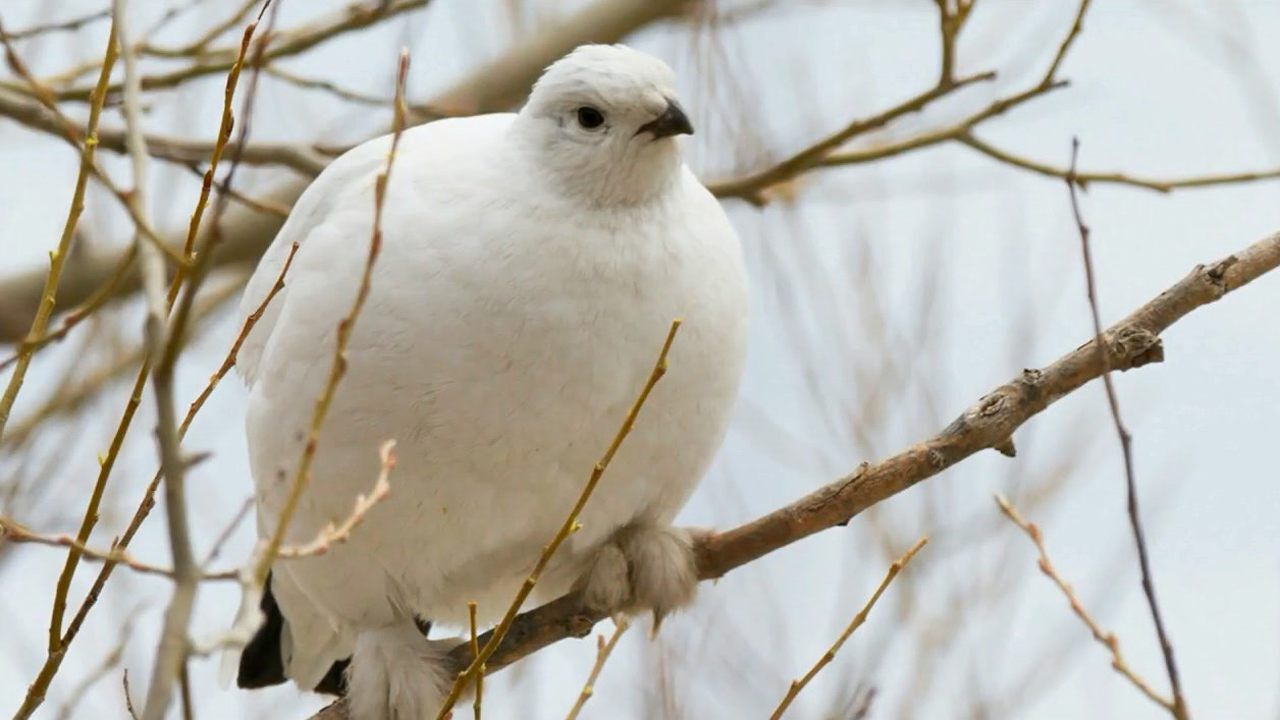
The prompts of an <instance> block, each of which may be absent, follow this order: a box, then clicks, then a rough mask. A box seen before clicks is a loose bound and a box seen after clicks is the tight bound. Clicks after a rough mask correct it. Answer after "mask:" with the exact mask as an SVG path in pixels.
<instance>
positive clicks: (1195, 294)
mask: <svg viewBox="0 0 1280 720" xmlns="http://www.w3.org/2000/svg"><path fill="white" fill-rule="evenodd" d="M1277 267H1280V233H1276V234H1274V235H1271V236H1270V237H1267V238H1264V239H1262V240H1259V241H1258V242H1256V243H1254V244H1253V245H1250V246H1249V247H1247V248H1244V249H1243V250H1240V251H1239V252H1237V253H1235V254H1232V255H1229V256H1227V257H1225V258H1223V259H1221V260H1219V261H1217V262H1215V263H1213V264H1212V265H1208V266H1204V265H1200V266H1197V267H1196V268H1195V269H1193V270H1192V271H1191V273H1190V274H1189V275H1188V276H1187V277H1185V278H1183V279H1182V280H1181V281H1179V282H1178V283H1176V284H1174V285H1173V286H1172V287H1170V288H1168V289H1167V290H1165V291H1164V292H1162V293H1161V294H1160V295H1158V296H1157V297H1155V298H1154V299H1152V300H1151V301H1150V302H1148V303H1146V304H1145V305H1143V306H1142V307H1140V308H1138V309H1137V310H1135V311H1134V312H1132V313H1131V314H1130V315H1129V316H1128V317H1126V318H1124V319H1123V320H1121V321H1120V322H1118V323H1116V324H1114V325H1112V326H1111V327H1110V328H1109V329H1107V331H1106V332H1104V333H1103V334H1102V338H1101V340H1102V342H1101V343H1099V340H1098V338H1094V339H1092V340H1090V341H1088V342H1086V343H1084V344H1083V345H1081V346H1080V347H1078V348H1076V349H1075V350H1072V351H1071V352H1069V353H1067V354H1066V355H1064V356H1062V357H1061V358H1059V359H1058V360H1056V361H1054V362H1053V363H1051V364H1049V365H1047V366H1046V367H1044V368H1042V369H1039V370H1024V371H1023V372H1022V373H1021V374H1020V375H1019V376H1018V377H1017V378H1015V379H1013V380H1011V381H1010V382H1008V383H1006V384H1004V385H1001V386H1000V387H998V388H995V389H994V390H992V391H991V392H989V393H987V394H986V395H984V396H983V397H982V398H981V399H979V400H978V402H977V403H975V404H974V405H973V406H971V407H969V408H968V409H967V410H965V411H964V412H963V413H962V414H961V415H960V417H958V418H956V420H955V421H954V422H952V423H951V424H950V425H949V426H947V427H946V428H945V429H944V430H943V431H942V432H941V433H939V434H938V435H935V436H934V437H932V438H929V439H927V440H924V441H922V442H920V443H917V444H916V445H913V446H911V447H910V448H907V449H906V450H903V451H902V452H900V453H898V454H897V455H894V456H892V457H889V458H886V459H884V460H881V461H880V462H878V463H875V464H870V463H864V464H863V465H862V466H860V467H859V468H858V469H856V470H855V471H853V472H852V473H850V474H848V475H847V476H845V477H843V478H840V479H839V480H836V481H835V482H833V483H831V484H829V485H826V486H824V487H822V488H819V489H818V490H816V491H814V492H812V493H810V494H808V495H806V496H804V497H803V498H801V499H799V500H797V501H795V502H793V503H791V504H790V505H787V506H785V507H783V508H780V509H778V510H775V511H773V512H771V513H769V514H767V515H764V516H763V517H760V518H757V519H756V520H753V521H751V522H748V523H746V524H744V525H741V526H739V527H736V528H733V529H731V530H726V531H724V532H720V533H715V534H711V535H708V536H706V537H703V538H701V539H700V541H699V542H698V543H697V546H696V548H695V550H696V552H697V555H698V571H699V572H698V575H699V577H700V578H702V579H704V580H710V579H715V578H718V577H721V576H723V575H724V574H725V573H728V572H729V571H731V570H733V569H734V568H737V567H740V566H742V565H745V564H747V563H749V562H751V561H753V560H757V559H759V558H761V557H764V556H765V555H767V554H769V553H771V552H773V551H774V550H777V549H779V548H782V547H785V546H787V545H790V544H791V543H794V542H796V541H798V540H800V539H802V538H805V537H808V536H810V535H813V534H814V533H817V532H820V531H822V530H826V529H829V528H832V527H836V526H839V525H844V524H846V523H847V522H848V521H849V520H850V519H852V518H853V517H854V516H856V515H858V514H859V513H861V512H862V511H863V510H866V509H867V508H869V507H871V506H872V505H875V504H876V503H879V502H881V501H883V500H885V499H887V498H889V497H892V496H893V495H896V494H898V493H900V492H902V491H904V490H906V489H908V488H910V487H912V486H914V485H915V484H917V483H919V482H921V481H922V480H926V479H928V478H931V477H933V476H935V475H938V474H939V473H941V472H942V471H944V470H946V469H947V468H949V467H951V466H953V465H955V464H956V463H958V462H960V461H962V460H964V459H965V458H968V457H969V456H971V455H973V454H975V453H977V452H979V451H981V450H984V449H988V448H997V447H1001V446H1006V445H1008V444H1009V441H1010V438H1011V437H1012V435H1013V432H1014V431H1015V430H1017V429H1018V428H1019V427H1020V426H1021V425H1022V424H1023V423H1025V422H1026V421H1027V420H1029V419H1031V418H1032V417H1033V416H1035V415H1037V414H1039V413H1040V412H1042V411H1044V410H1045V409H1046V408H1048V407H1049V406H1050V405H1052V404H1053V403H1054V402H1055V401H1057V400H1059V399H1060V398H1062V397H1064V396H1066V395H1068V394H1070V393H1072V392H1074V391H1075V390H1077V389H1079V388H1080V387H1082V386H1083V385H1084V384H1086V383H1087V382H1089V381H1090V380H1095V379H1097V378H1099V377H1101V375H1102V373H1104V372H1106V371H1107V370H1129V369H1132V368H1137V367H1141V366H1143V365H1146V364H1148V363H1152V362H1159V361H1161V360H1162V359H1163V347H1162V345H1161V343H1160V338H1159V335H1160V333H1161V332H1163V331H1164V330H1165V329H1167V328H1168V327H1169V326H1171V325H1173V324H1174V323H1175V322H1177V321H1178V320H1180V319H1182V318H1183V317H1185V316H1186V315H1187V314H1189V313H1191V312H1192V311H1193V310H1195V309H1197V308H1199V307H1201V306H1203V305H1207V304H1209V303H1212V302H1215V301H1217V300H1219V299H1221V298H1222V297H1223V296H1224V295H1226V294H1227V293H1229V292H1232V291H1234V290H1237V289H1239V288H1241V287H1243V286H1245V285H1247V284H1248V283H1250V282H1252V281H1253V280H1256V279H1257V278H1259V277H1261V276H1262V275H1265V274H1266V273H1268V272H1271V271H1273V270H1275V269H1276V268H1277ZM1099 347H1101V348H1103V349H1104V350H1105V353H1106V354H1105V357H1106V361H1105V362H1104V361H1103V360H1102V358H1101V357H1100V356H1099V353H1098V349H1099ZM602 619H603V615H602V614H601V613H599V612H595V611H592V610H590V609H588V608H586V607H584V606H583V605H582V603H581V600H580V598H579V597H578V596H577V595H576V594H573V593H571V594H569V595H565V596H563V597H561V598H559V599H557V600H553V601H552V602H549V603H547V604H546V605H543V606H541V607H538V608H535V609H533V610H530V611H528V612H526V613H522V614H521V615H520V616H519V617H517V618H516V620H515V621H513V622H512V623H511V626H510V628H509V629H508V631H507V632H506V636H505V637H506V639H505V641H504V642H503V643H502V645H501V646H500V647H499V648H498V649H497V650H495V651H494V652H493V654H491V655H490V656H489V657H488V658H487V659H486V666H487V669H488V671H489V672H496V671H497V670H499V669H501V668H503V667H505V666H507V665H509V664H511V663H513V662H515V661H517V660H519V659H521V658H523V657H526V656H528V655H529V654H531V653H533V652H536V651H538V650H540V649H542V648H544V647H546V646H548V645H551V644H552V643H555V642H557V641H559V640H563V639H565V638H569V637H585V636H586V635H587V634H589V633H590V632H591V628H592V627H593V626H594V625H595V623H597V622H599V621H600V620H602ZM492 636H493V633H492V631H491V632H490V633H486V635H485V636H482V637H481V640H482V641H485V642H488V641H489V640H490V639H491V638H492ZM450 659H451V661H452V663H453V667H454V668H455V669H458V670H460V671H461V670H462V669H463V668H466V667H468V666H469V665H471V663H472V661H473V659H474V655H473V654H472V653H471V649H470V647H469V645H468V644H466V643H463V644H461V645H459V646H458V647H456V648H454V650H452V651H451V652H450ZM346 717H347V714H346V706H345V703H344V702H343V701H338V702H337V703H334V704H332V705H330V706H329V707H328V708H326V709H324V710H322V711H321V712H320V713H317V714H316V715H315V716H313V718H312V720H342V719H343V718H346Z"/></svg>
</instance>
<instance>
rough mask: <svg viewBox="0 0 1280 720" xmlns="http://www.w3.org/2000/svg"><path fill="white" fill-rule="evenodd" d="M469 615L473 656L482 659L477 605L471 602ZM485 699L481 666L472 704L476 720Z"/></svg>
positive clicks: (468, 609)
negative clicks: (478, 638) (477, 633)
mask: <svg viewBox="0 0 1280 720" xmlns="http://www.w3.org/2000/svg"><path fill="white" fill-rule="evenodd" d="M467 614H468V615H469V616H470V618H471V655H472V656H473V657H480V642H479V641H478V640H477V639H476V638H477V635H476V603H475V601H474V600H473V601H471V602H468V603H467ZM483 698H484V667H483V666H481V668H480V674H479V675H477V676H476V699H475V702H473V703H472V704H471V709H472V714H473V716H474V718H475V720H480V708H481V704H482V702H483V700H482V699H483Z"/></svg>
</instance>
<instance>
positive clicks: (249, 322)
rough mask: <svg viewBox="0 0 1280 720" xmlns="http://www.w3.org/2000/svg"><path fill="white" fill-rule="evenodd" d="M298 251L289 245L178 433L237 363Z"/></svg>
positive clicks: (193, 418)
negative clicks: (258, 300) (265, 291)
mask: <svg viewBox="0 0 1280 720" xmlns="http://www.w3.org/2000/svg"><path fill="white" fill-rule="evenodd" d="M297 253H298V243H296V242H295V243H293V244H292V245H290V246H289V253H288V254H287V255H285V258H284V265H282V266H281V267H280V273H279V274H277V275H276V280H275V282H274V283H272V284H271V288H270V289H269V290H268V291H267V294H266V296H265V297H263V298H262V301H261V302H259V303H258V306H257V307H255V308H254V309H253V312H251V313H249V316H248V317H246V318H245V319H244V322H243V323H241V325H240V332H238V333H236V337H235V339H234V340H232V341H231V348H230V349H228V350H227V354H226V355H225V356H224V357H223V358H222V364H220V365H218V369H217V370H214V371H213V374H212V375H210V376H209V381H208V382H206V383H205V385H204V388H202V389H201V390H200V394H199V395H197V396H196V399H195V400H192V401H191V405H190V406H188V407H187V414H186V416H185V417H183V418H182V422H181V423H180V424H179V425H178V433H179V434H180V435H186V434H187V429H188V428H190V427H191V422H192V421H193V420H195V418H196V413H198V412H200V408H202V407H204V403H205V401H206V400H208V399H209V396H210V395H212V394H213V391H214V390H215V389H216V388H217V387H218V383H220V382H222V378H224V377H226V375H227V373H229V372H231V368H233V367H235V365H236V357H237V356H238V355H239V354H240V347H241V346H242V345H244V341H245V339H246V338H248V337H249V333H250V332H252V331H253V327H254V326H255V325H257V324H258V321H259V320H261V319H262V314H263V313H265V312H266V311H267V306H268V305H270V304H271V301H272V300H274V299H275V297H276V295H277V294H279V292H280V291H281V290H283V289H284V279H285V276H286V275H288V273H289V268H290V267H291V266H292V265H293V256H294V255H296V254H297Z"/></svg>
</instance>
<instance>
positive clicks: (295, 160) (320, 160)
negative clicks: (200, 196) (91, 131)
mask: <svg viewBox="0 0 1280 720" xmlns="http://www.w3.org/2000/svg"><path fill="white" fill-rule="evenodd" d="M0 116H3V117H7V118H9V119H10V120H13V121H15V122H18V123H21V124H22V125H24V126H26V127H28V128H30V129H32V130H38V131H40V132H45V133H49V134H51V135H57V136H59V137H65V136H66V132H65V130H64V129H63V128H64V119H60V118H59V114H58V113H55V112H54V111H53V110H50V109H49V107H47V106H45V105H42V104H40V103H39V102H36V101H35V100H32V99H30V98H27V97H25V96H21V95H19V94H17V93H15V92H13V91H12V90H8V89H5V88H2V87H0ZM145 138H146V141H147V152H148V153H149V154H150V155H151V156H152V157H155V158H159V159H161V160H170V161H172V162H176V163H184V164H186V163H195V162H204V161H205V160H208V159H209V154H210V153H211V152H212V151H213V146H214V143H210V142H205V141H201V140H190V139H186V138H175V137H168V136H165V135H153V134H147V135H145ZM98 146H99V147H101V148H103V149H105V150H110V151H112V152H117V153H125V152H127V151H128V148H127V140H126V133H125V130H123V129H120V128H104V129H101V130H99V131H98ZM228 146H229V148H230V149H231V150H232V151H235V152H240V153H241V157H242V158H243V160H242V162H244V163H246V164H249V165H279V166H282V167H287V168H290V169H292V170H296V171H298V172H299V173H301V174H303V175H306V176H308V177H313V176H315V175H318V174H319V173H320V171H321V170H323V169H324V166H325V165H326V164H327V162H328V160H327V158H325V156H324V155H322V154H321V153H319V152H317V151H316V150H314V149H313V148H310V147H308V146H307V145H304V144H288V143H254V144H252V145H247V146H245V147H243V148H240V147H238V145H237V144H235V143H228Z"/></svg>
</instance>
